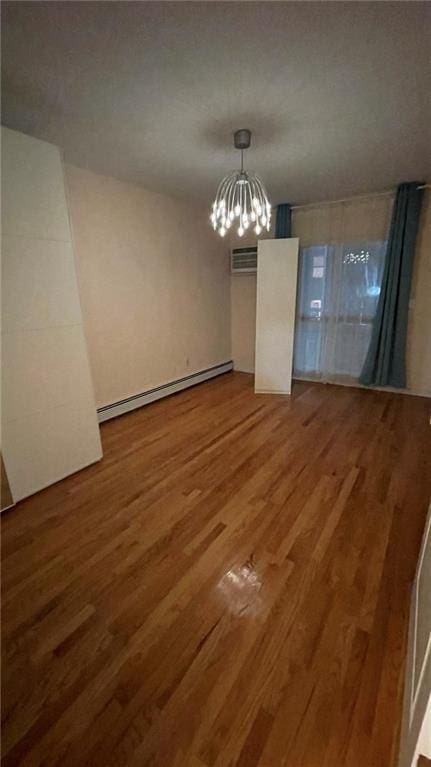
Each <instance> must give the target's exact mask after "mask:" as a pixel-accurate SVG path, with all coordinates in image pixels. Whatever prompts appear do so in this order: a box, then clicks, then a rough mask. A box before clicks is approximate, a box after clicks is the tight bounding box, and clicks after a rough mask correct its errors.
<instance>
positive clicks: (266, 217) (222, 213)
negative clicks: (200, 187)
mask: <svg viewBox="0 0 431 767" xmlns="http://www.w3.org/2000/svg"><path fill="white" fill-rule="evenodd" d="M250 141H251V131H249V130H246V129H245V128H244V129H242V130H237V131H236V133H234V144H235V148H236V149H240V150H241V170H234V171H233V172H232V173H229V175H228V176H225V177H224V179H223V180H222V181H221V182H220V184H219V187H218V189H217V194H216V198H215V201H214V203H213V207H212V213H211V216H210V220H211V223H212V225H213V228H214V230H215V231H216V232H218V233H219V234H220V235H221V237H224V236H225V234H226V232H227V231H228V230H229V229H230V228H231V227H233V226H234V225H236V224H237V225H238V228H237V233H238V235H239V236H240V237H242V235H243V234H244V232H245V231H246V230H247V229H249V228H253V229H254V232H255V233H256V234H260V233H261V231H262V229H266V230H267V231H268V232H269V229H270V224H271V205H270V204H269V201H268V197H267V194H266V191H265V187H264V185H263V184H262V182H261V180H260V178H259V176H256V174H255V173H254V172H253V171H246V170H244V149H248V148H249V146H250Z"/></svg>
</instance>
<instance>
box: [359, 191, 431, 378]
mask: <svg viewBox="0 0 431 767" xmlns="http://www.w3.org/2000/svg"><path fill="white" fill-rule="evenodd" d="M418 186H420V183H419V182H417V181H414V182H412V183H409V184H400V185H399V187H398V189H397V193H396V197H395V202H394V208H393V211H392V221H391V228H390V231H389V239H388V247H387V251H386V258H385V267H384V270H383V277H382V287H381V291H380V297H379V302H378V305H377V311H376V316H375V318H374V323H373V331H372V335H371V341H370V346H369V348H368V352H367V356H366V359H365V363H364V367H363V369H362V373H361V376H360V378H359V381H360V383H361V384H364V385H365V386H373V385H374V386H394V387H397V388H404V387H405V385H406V361H405V358H406V341H407V320H408V311H409V298H410V286H411V280H412V273H413V261H414V255H415V245H416V236H417V231H418V226H419V216H420V210H421V204H422V197H423V190H421V189H418Z"/></svg>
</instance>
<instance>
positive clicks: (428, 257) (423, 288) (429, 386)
mask: <svg viewBox="0 0 431 767" xmlns="http://www.w3.org/2000/svg"><path fill="white" fill-rule="evenodd" d="M411 298H412V301H411V305H410V316H409V333H408V341H407V382H408V387H409V389H412V390H413V391H418V392H424V393H427V394H431V190H430V189H427V190H426V191H425V197H424V201H423V208H422V213H421V224H420V229H419V235H418V243H417V248H416V258H415V268H414V272H413V284H412V293H411Z"/></svg>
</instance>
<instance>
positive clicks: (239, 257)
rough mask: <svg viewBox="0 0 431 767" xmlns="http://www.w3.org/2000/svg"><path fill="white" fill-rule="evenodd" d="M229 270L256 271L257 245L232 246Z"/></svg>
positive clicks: (236, 271)
mask: <svg viewBox="0 0 431 767" xmlns="http://www.w3.org/2000/svg"><path fill="white" fill-rule="evenodd" d="M230 270H231V272H232V273H233V272H235V274H237V273H238V272H243V273H244V272H256V271H257V247H256V246H254V247H249V248H233V250H232V253H231V260H230Z"/></svg>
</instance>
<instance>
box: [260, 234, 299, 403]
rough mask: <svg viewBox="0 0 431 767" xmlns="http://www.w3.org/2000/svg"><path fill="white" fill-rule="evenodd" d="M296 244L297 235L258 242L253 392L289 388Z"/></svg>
mask: <svg viewBox="0 0 431 767" xmlns="http://www.w3.org/2000/svg"><path fill="white" fill-rule="evenodd" d="M298 246H299V240H298V239H297V238H296V237H295V238H289V239H281V240H261V241H260V242H259V244H258V253H257V296H256V370H255V391H256V393H272V394H290V392H291V385H292V363H293V338H294V329H295V305H296V280H297V273H298Z"/></svg>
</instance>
